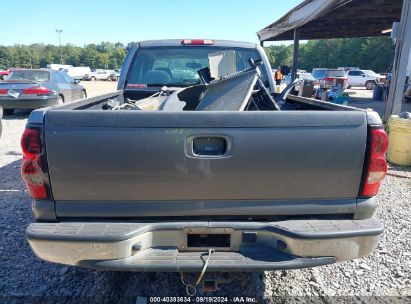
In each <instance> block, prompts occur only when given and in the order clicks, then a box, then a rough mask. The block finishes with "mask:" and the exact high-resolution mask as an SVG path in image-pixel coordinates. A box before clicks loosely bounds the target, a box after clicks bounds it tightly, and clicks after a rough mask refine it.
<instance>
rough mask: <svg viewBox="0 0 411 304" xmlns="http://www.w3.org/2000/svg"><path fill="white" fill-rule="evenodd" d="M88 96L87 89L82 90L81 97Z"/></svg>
mask: <svg viewBox="0 0 411 304" xmlns="http://www.w3.org/2000/svg"><path fill="white" fill-rule="evenodd" d="M84 98H87V93H86V91H83V92H81V99H84Z"/></svg>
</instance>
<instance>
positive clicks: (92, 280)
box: [0, 83, 411, 303]
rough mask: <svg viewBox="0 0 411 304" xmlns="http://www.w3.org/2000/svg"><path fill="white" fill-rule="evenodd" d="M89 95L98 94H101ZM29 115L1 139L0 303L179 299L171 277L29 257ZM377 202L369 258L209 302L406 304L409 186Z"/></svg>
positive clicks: (262, 276)
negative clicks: (25, 177) (377, 236)
mask: <svg viewBox="0 0 411 304" xmlns="http://www.w3.org/2000/svg"><path fill="white" fill-rule="evenodd" d="M102 84H103V83H98V84H97V85H98V86H102ZM88 85H89V86H93V84H88ZM109 85H110V86H113V88H115V85H113V83H110V84H109ZM94 89H95V90H94V92H100V93H101V90H102V89H101V88H100V89H96V88H95V87H94ZM105 89H106V90H109V89H107V88H105ZM110 89H111V87H110ZM90 92H91V91H90ZM90 95H91V94H90ZM27 115H28V113H27V112H17V114H15V115H13V116H11V117H6V118H5V119H4V120H3V135H2V137H1V139H0V206H1V210H2V212H1V213H0V236H1V237H0V303H15V302H20V303H23V302H24V303H38V302H44V303H46V302H47V303H54V302H72V303H83V302H84V303H90V302H92V303H101V302H104V303H136V298H137V296H141V297H150V296H184V295H185V291H184V287H183V286H182V284H181V283H180V278H179V276H178V275H177V274H166V273H148V274H145V273H125V272H109V271H96V270H89V269H81V268H76V267H67V266H60V265H53V264H50V263H46V262H42V261H40V260H38V259H37V258H36V257H35V256H33V254H32V252H31V251H30V249H29V246H28V244H27V242H26V240H25V237H24V231H25V228H26V226H27V225H28V224H29V223H30V222H31V221H32V218H31V210H30V199H29V196H28V194H27V191H26V189H25V186H24V184H23V182H22V181H21V179H20V173H19V170H20V162H21V155H20V147H19V140H20V135H21V133H22V131H23V129H24V125H25V123H26V121H27ZM390 172H391V173H397V174H400V175H405V176H408V177H410V176H411V168H409V167H408V168H399V167H392V168H391V169H390ZM378 198H379V208H378V211H377V216H378V218H380V219H381V220H382V221H383V222H384V225H385V227H386V228H385V229H386V230H385V233H384V236H383V239H382V241H381V242H380V244H379V246H378V249H377V250H376V251H375V252H374V253H373V254H372V255H371V256H369V257H366V258H363V259H360V260H356V261H350V262H343V263H340V264H335V265H330V266H324V267H319V268H313V269H305V270H290V271H277V272H260V273H249V274H239V275H238V277H237V278H236V279H235V280H234V281H233V282H232V283H230V284H225V285H222V289H221V290H220V291H217V292H215V293H212V294H209V295H220V296H221V295H224V296H249V297H255V298H257V299H258V302H281V301H283V300H284V299H285V298H283V297H289V296H292V297H294V298H292V299H293V300H295V302H301V301H304V302H306V301H310V302H313V303H314V302H317V301H321V302H324V303H329V302H333V301H334V303H335V301H336V299H339V302H344V301H346V302H351V301H352V300H353V299H354V298H353V297H352V296H357V297H359V296H364V297H368V298H361V299H372V300H370V302H374V301H376V299H380V300H382V301H383V302H386V303H388V302H391V300H393V299H394V298H388V297H387V296H395V297H397V296H407V297H408V298H406V299H404V298H403V299H402V300H401V301H400V302H401V303H402V302H404V301H407V300H410V296H411V271H410V270H411V250H410V244H411V243H410V241H409V238H410V235H411V221H410V219H411V180H410V178H403V177H396V176H390V175H389V176H387V177H386V179H385V180H384V182H383V184H382V188H381V191H380V194H379V197H378ZM307 296H311V297H307ZM331 296H332V298H329V297H331ZM334 296H344V297H343V298H336V297H334ZM345 296H351V297H345ZM370 296H381V297H379V298H374V297H373V298H369V297H370ZM278 297H280V298H278ZM287 300H290V298H287ZM361 301H363V300H361ZM137 302H138V301H137ZM139 303H144V301H143V302H139Z"/></svg>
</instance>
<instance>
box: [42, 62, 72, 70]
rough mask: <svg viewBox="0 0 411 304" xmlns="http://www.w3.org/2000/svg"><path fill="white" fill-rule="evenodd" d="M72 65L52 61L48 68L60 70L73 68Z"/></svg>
mask: <svg viewBox="0 0 411 304" xmlns="http://www.w3.org/2000/svg"><path fill="white" fill-rule="evenodd" d="M72 67H73V66H72V65H69V64H56V63H50V64H48V65H47V68H49V69H52V70H55V71H60V70H64V69H68V68H72Z"/></svg>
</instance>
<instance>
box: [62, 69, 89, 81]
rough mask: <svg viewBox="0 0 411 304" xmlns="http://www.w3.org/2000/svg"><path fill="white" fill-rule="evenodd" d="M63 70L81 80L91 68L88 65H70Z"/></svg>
mask: <svg viewBox="0 0 411 304" xmlns="http://www.w3.org/2000/svg"><path fill="white" fill-rule="evenodd" d="M64 72H66V73H67V74H69V75H70V76H71V77H72V78H74V79H79V80H82V79H83V78H84V77H85V76H86V75H90V74H91V69H90V68H89V67H71V68H67V69H64Z"/></svg>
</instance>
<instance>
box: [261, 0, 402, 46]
mask: <svg viewBox="0 0 411 304" xmlns="http://www.w3.org/2000/svg"><path fill="white" fill-rule="evenodd" d="M402 4H403V1H402V0H305V1H304V2H302V3H301V4H299V5H298V6H296V7H295V8H294V9H292V10H291V11H289V12H288V13H287V14H286V15H285V16H283V17H282V18H280V19H279V20H277V21H276V22H274V23H272V24H271V25H269V26H267V27H266V28H264V29H262V30H260V31H259V32H257V35H258V37H259V39H260V41H279V40H292V39H293V37H294V29H296V28H299V38H300V39H303V40H307V39H330V38H352V37H373V36H384V35H389V33H386V34H383V33H382V31H383V30H386V29H390V28H391V26H392V23H393V22H394V21H400V19H401V9H402Z"/></svg>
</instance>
